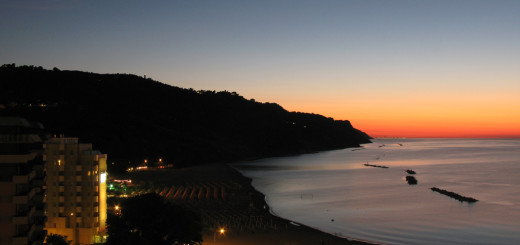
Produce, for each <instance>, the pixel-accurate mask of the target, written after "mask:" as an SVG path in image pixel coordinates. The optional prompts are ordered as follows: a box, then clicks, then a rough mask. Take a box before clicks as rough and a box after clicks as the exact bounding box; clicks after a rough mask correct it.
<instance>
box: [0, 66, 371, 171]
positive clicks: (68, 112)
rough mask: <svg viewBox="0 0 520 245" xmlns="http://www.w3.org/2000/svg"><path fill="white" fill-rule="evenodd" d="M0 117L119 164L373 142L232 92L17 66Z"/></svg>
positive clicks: (0, 87)
mask: <svg viewBox="0 0 520 245" xmlns="http://www.w3.org/2000/svg"><path fill="white" fill-rule="evenodd" d="M0 115H3V116H21V117H25V118H27V119H30V120H34V121H39V122H41V123H43V124H44V125H45V127H46V129H47V130H49V131H50V133H51V134H65V135H66V136H74V137H79V139H80V141H82V142H91V143H93V144H94V147H95V148H96V149H99V150H101V151H102V152H103V153H107V154H108V156H109V161H110V162H115V163H116V164H115V165H114V166H115V167H117V166H119V168H120V169H123V168H126V167H127V166H128V165H129V164H137V163H140V162H142V161H143V159H157V158H158V157H162V158H163V159H164V161H166V162H169V163H174V164H175V165H177V166H187V165H192V164H197V163H207V162H219V161H234V160H244V159H252V158H259V157H270V156H281V155H289V154H298V153H306V152H313V151H320V150H329V149H338V148H344V147H352V146H358V145H359V144H360V143H368V142H370V140H369V139H370V137H369V136H368V135H367V134H365V133H363V132H361V131H359V130H357V129H355V128H353V127H352V125H351V124H350V122H349V121H338V120H334V119H332V118H326V117H324V116H321V115H316V114H309V113H300V112H288V111H286V110H284V109H283V108H282V107H281V106H279V105H277V104H273V103H259V102H255V101H254V100H252V99H251V100H247V99H244V98H243V97H242V96H240V95H238V94H236V93H234V92H227V91H223V92H215V91H195V90H193V89H183V88H179V87H174V86H170V85H167V84H163V83H160V82H157V81H153V80H151V79H146V78H143V77H139V76H136V75H129V74H95V73H90V72H81V71H60V70H59V69H57V68H54V69H53V70H46V69H43V68H42V67H35V66H18V67H17V66H15V65H14V64H8V65H3V66H2V67H1V68H0ZM114 166H111V167H114ZM113 170H115V169H113Z"/></svg>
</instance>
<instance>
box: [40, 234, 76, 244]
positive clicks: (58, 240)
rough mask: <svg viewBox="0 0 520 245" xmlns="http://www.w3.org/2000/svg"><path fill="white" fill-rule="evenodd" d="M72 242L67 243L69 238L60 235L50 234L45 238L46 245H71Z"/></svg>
mask: <svg viewBox="0 0 520 245" xmlns="http://www.w3.org/2000/svg"><path fill="white" fill-rule="evenodd" d="M71 242H72V241H71V240H69V241H67V236H62V235H59V234H52V233H51V234H49V235H47V236H46V237H45V243H44V244H48V245H70V244H71Z"/></svg>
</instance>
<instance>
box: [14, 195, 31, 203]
mask: <svg viewBox="0 0 520 245" xmlns="http://www.w3.org/2000/svg"><path fill="white" fill-rule="evenodd" d="M28 202H29V198H28V197H27V196H26V195H25V196H14V197H13V203H14V204H27V203H28Z"/></svg>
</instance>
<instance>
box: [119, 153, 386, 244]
mask: <svg viewBox="0 0 520 245" xmlns="http://www.w3.org/2000/svg"><path fill="white" fill-rule="evenodd" d="M125 175H126V177H127V178H131V179H132V180H133V181H134V182H135V183H139V184H141V185H147V186H153V188H151V189H153V190H155V191H156V192H157V190H159V191H158V192H159V193H160V194H161V195H163V196H165V197H166V198H167V199H168V200H170V201H171V202H174V203H176V204H179V205H182V206H184V207H186V208H189V209H191V210H193V211H195V212H196V213H199V214H200V216H201V218H202V220H203V225H204V226H205V230H204V231H203V240H204V241H203V244H251V245H256V244H258V245H260V244H281V245H282V244H302V245H307V244H309V245H312V244H318V245H319V244H328V245H331V244H332V245H335V244H338V245H339V244H376V243H372V242H368V241H362V240H358V239H355V238H350V237H339V236H335V235H332V234H330V233H327V232H324V231H321V230H319V229H316V228H312V227H309V226H306V225H303V224H298V223H296V222H293V221H290V220H287V219H284V218H282V217H279V216H277V215H276V214H275V213H273V212H272V211H271V209H270V208H269V206H268V205H267V202H266V200H265V195H264V194H263V193H261V192H259V191H258V190H256V189H255V188H254V187H253V186H252V184H251V182H252V180H251V179H250V178H248V177H246V176H244V175H242V173H240V172H239V171H238V170H237V169H235V168H233V167H232V166H229V165H228V164H218V163H216V164H205V165H199V166H194V167H189V168H183V169H168V170H150V171H141V172H134V173H127V174H125ZM201 189H202V190H203V191H206V190H208V191H207V194H208V195H206V196H205V197H202V198H200V195H199V198H197V197H196V196H194V195H193V194H192V195H191V198H190V196H189V195H186V194H184V195H173V194H170V195H169V193H171V192H172V191H171V190H177V191H176V192H179V190H181V191H180V192H181V193H182V192H183V191H182V190H184V193H189V192H192V193H195V192H198V190H201ZM168 190H170V191H168ZM295 224H296V225H295ZM221 228H223V229H225V231H226V232H225V233H224V234H223V235H220V234H218V235H217V230H220V229H221Z"/></svg>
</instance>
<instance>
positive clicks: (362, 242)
mask: <svg viewBox="0 0 520 245" xmlns="http://www.w3.org/2000/svg"><path fill="white" fill-rule="evenodd" d="M226 165H227V167H229V168H231V169H233V170H234V171H236V172H238V173H239V174H240V175H241V176H242V177H243V178H246V179H248V180H249V181H250V182H249V184H250V185H251V187H252V188H253V189H254V190H255V191H256V192H258V193H259V194H261V195H263V196H264V203H265V206H266V207H268V210H269V214H270V215H272V216H275V217H278V218H280V219H283V220H286V221H287V222H289V223H290V224H293V225H294V224H297V225H298V226H304V227H307V228H309V229H313V230H316V231H318V232H322V233H325V234H329V235H331V236H335V237H338V238H341V239H345V240H347V241H349V242H359V244H372V245H382V244H384V243H377V242H374V241H368V240H363V239H359V238H354V237H349V236H339V235H336V234H332V233H330V232H327V231H324V230H321V229H319V228H316V227H311V226H308V225H305V224H301V223H299V222H296V221H294V220H290V219H287V218H284V217H282V216H280V215H278V214H276V212H274V210H273V209H272V208H271V206H269V203H267V196H266V195H265V194H264V193H262V192H261V191H259V190H257V189H256V188H255V186H254V185H253V183H252V179H251V178H249V177H247V176H245V175H244V174H242V173H241V172H240V170H238V169H237V168H236V167H234V166H233V165H232V164H226Z"/></svg>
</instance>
